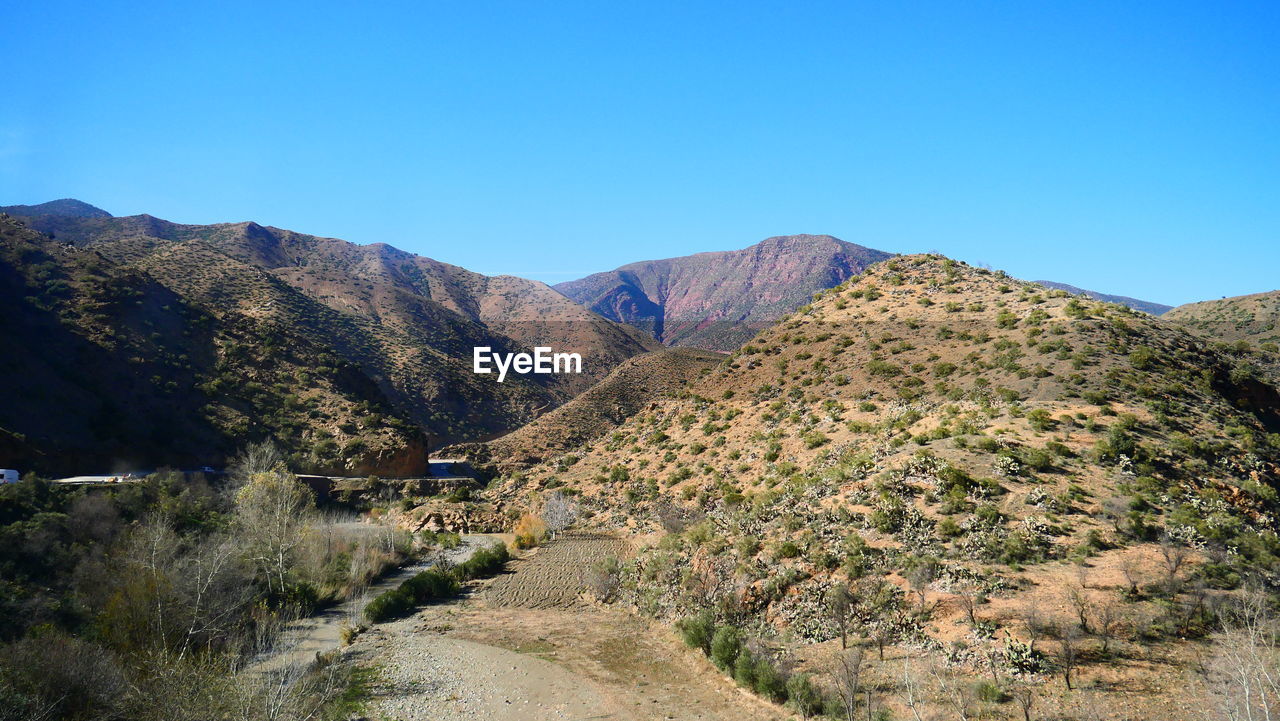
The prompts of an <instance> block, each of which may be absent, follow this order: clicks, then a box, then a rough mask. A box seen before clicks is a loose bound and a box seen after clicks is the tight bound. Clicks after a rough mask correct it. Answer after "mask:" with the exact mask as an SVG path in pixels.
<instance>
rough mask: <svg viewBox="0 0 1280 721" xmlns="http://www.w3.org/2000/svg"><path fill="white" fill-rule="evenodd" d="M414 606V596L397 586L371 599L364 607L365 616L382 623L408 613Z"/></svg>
mask: <svg viewBox="0 0 1280 721" xmlns="http://www.w3.org/2000/svg"><path fill="white" fill-rule="evenodd" d="M413 607H414V603H413V597H412V596H411V595H410V594H409V593H407V592H402V591H401V590H400V589H398V588H397V589H395V590H393V591H387V592H386V593H383V594H381V595H379V596H378V597H377V598H375V599H373V600H372V601H370V602H369V605H368V606H365V607H364V617H365V618H367V619H369V621H371V622H373V623H382V622H383V621H390V620H392V619H395V618H400V617H402V616H406V615H408V614H409V612H410V611H412V610H413Z"/></svg>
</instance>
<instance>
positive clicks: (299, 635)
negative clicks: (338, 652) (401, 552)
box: [248, 534, 499, 673]
mask: <svg viewBox="0 0 1280 721" xmlns="http://www.w3.org/2000/svg"><path fill="white" fill-rule="evenodd" d="M497 542H499V541H498V540H497V539H495V538H493V537H491V536H487V535H484V534H473V535H467V536H463V537H462V543H461V545H459V546H458V547H457V548H454V549H451V550H450V551H448V553H447V558H448V560H449V561H450V562H451V563H461V562H463V561H465V560H467V559H468V558H470V557H471V554H473V553H475V552H476V551H477V550H479V549H481V548H484V547H486V546H489V545H491V544H493V543H497ZM430 567H431V564H430V563H429V562H421V563H415V564H411V565H408V566H404V567H403V568H398V569H396V570H394V571H392V572H390V573H388V574H386V575H384V576H383V577H382V578H380V579H378V580H377V581H376V582H375V583H373V584H371V585H370V586H369V588H367V589H366V590H365V592H364V593H363V594H361V595H360V596H358V597H356V598H353V599H350V600H348V601H344V602H343V603H340V604H337V605H336V606H331V607H329V608H327V609H325V610H323V611H321V612H319V613H317V614H315V615H312V616H308V617H306V618H303V619H299V620H297V621H294V622H293V623H291V624H289V625H288V626H286V627H285V629H284V631H283V632H282V633H281V635H280V638H279V639H278V640H277V642H276V645H275V648H273V649H271V650H270V651H269V652H267V653H266V654H264V656H263V657H262V658H260V659H259V660H258V661H257V662H255V663H254V664H253V665H252V666H250V667H249V669H248V670H249V672H250V673H271V672H274V671H279V670H280V669H283V668H285V667H287V666H291V665H295V664H308V663H311V662H312V661H314V660H315V659H316V656H317V654H323V653H328V652H330V651H333V650H334V649H337V648H339V647H341V646H342V628H343V627H344V626H347V625H351V626H354V625H357V624H359V623H362V622H363V621H364V619H363V617H362V614H363V613H364V607H365V605H367V604H368V603H369V601H370V600H372V599H373V598H374V597H376V596H377V595H378V594H380V593H382V592H384V591H389V590H391V589H393V588H395V587H396V586H399V585H400V583H402V582H403V581H404V580H405V579H407V578H410V577H412V576H414V575H415V574H418V573H420V572H422V571H425V570H427V569H428V568H430Z"/></svg>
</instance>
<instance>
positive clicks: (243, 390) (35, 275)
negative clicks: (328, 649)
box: [0, 218, 426, 475]
mask: <svg viewBox="0 0 1280 721" xmlns="http://www.w3.org/2000/svg"><path fill="white" fill-rule="evenodd" d="M0 345H3V346H4V347H5V348H6V349H7V351H6V352H5V353H0V377H3V378H6V379H8V380H7V381H6V382H5V383H4V384H2V385H0V465H3V466H5V467H10V468H19V469H22V470H23V471H36V472H38V473H43V474H55V473H72V472H80V473H83V472H91V471H94V470H96V471H97V472H109V471H112V470H123V469H137V468H145V467H155V466H158V465H162V464H171V465H174V466H179V467H185V468H191V467H193V466H197V465H203V464H217V463H219V462H221V461H222V460H223V459H224V458H225V457H226V456H227V455H228V454H230V453H232V452H234V451H235V450H236V449H237V448H239V447H241V446H243V445H244V444H245V443H247V442H249V441H251V440H258V439H261V438H263V437H266V436H274V437H276V438H278V439H280V440H281V442H282V443H284V445H285V449H286V450H287V451H288V452H289V453H290V454H291V455H292V456H293V460H294V461H295V463H296V465H297V466H298V467H302V468H309V469H316V470H329V471H333V472H343V473H362V474H363V473H380V474H383V475H396V474H399V473H405V472H409V473H412V472H416V471H418V470H420V469H421V467H422V466H423V465H424V463H425V460H426V439H425V438H424V437H423V436H422V433H421V432H420V431H419V430H418V429H417V428H415V427H414V426H413V425H412V424H410V423H408V422H406V421H405V420H404V419H403V418H402V417H399V416H397V414H396V411H395V409H394V408H393V407H392V405H391V403H390V401H389V400H388V399H387V397H386V396H385V395H384V394H383V393H382V391H381V390H380V389H379V388H378V386H377V384H376V383H374V382H373V381H371V380H370V379H369V378H368V377H367V376H365V375H364V374H362V373H360V371H359V370H358V369H357V368H356V367H355V366H354V365H352V364H350V363H347V362H345V361H343V360H342V359H340V358H338V357H337V356H336V355H335V354H334V353H332V352H331V351H330V350H329V349H327V348H325V347H323V346H320V345H317V344H314V343H312V342H310V341H308V340H307V339H305V338H303V337H300V336H299V335H297V334H296V333H294V332H293V330H292V329H291V328H289V327H287V326H285V325H281V324H279V323H276V322H273V321H272V320H271V319H267V318H253V317H249V316H246V315H243V314H239V313H234V312H232V313H220V314H215V313H212V312H209V311H208V310H207V309H205V308H203V307H202V306H200V305H199V304H196V303H192V302H190V301H188V300H186V299H185V298H183V297H182V296H181V295H180V294H178V293H175V292H174V291H173V290H171V289H170V288H168V287H166V286H165V285H163V284H162V283H160V282H159V281H157V280H156V279H155V278H153V277H152V276H150V275H148V274H147V273H146V272H144V271H142V270H140V269H137V268H129V267H126V266H122V265H120V264H117V263H114V262H112V261H110V260H109V259H107V258H104V257H103V256H102V255H101V254H99V253H97V252H96V251H93V250H82V249H77V248H74V247H71V246H68V245H65V244H62V243H58V242H56V241H52V240H49V239H48V238H47V237H46V236H43V235H41V234H39V233H36V232H34V231H32V230H30V229H27V228H25V227H23V226H22V225H21V224H20V223H19V222H18V221H17V220H16V219H14V218H3V219H0ZM19 379H20V382H19Z"/></svg>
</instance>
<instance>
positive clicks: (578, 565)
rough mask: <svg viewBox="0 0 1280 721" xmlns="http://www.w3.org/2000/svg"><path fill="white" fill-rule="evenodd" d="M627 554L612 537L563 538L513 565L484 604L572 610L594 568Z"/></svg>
mask: <svg viewBox="0 0 1280 721" xmlns="http://www.w3.org/2000/svg"><path fill="white" fill-rule="evenodd" d="M626 550H627V545H626V543H624V542H623V541H621V540H619V539H617V538H613V537H611V536H605V535H600V534H575V535H566V536H561V537H560V538H557V539H556V540H554V541H552V542H551V543H548V544H547V545H545V546H543V547H541V548H539V549H538V550H537V552H535V553H534V554H533V555H532V556H530V557H529V558H527V559H523V560H518V561H513V562H512V563H511V564H510V566H509V568H510V571H509V572H508V573H505V574H503V575H501V576H498V577H497V578H496V579H494V581H493V583H492V584H490V585H489V588H488V590H487V591H486V592H485V601H487V602H488V603H489V604H490V605H492V606H508V607H515V608H571V607H573V606H576V605H578V604H579V603H581V601H582V594H583V592H584V591H585V590H586V583H587V579H588V577H589V575H590V573H591V569H592V567H593V566H594V565H595V564H596V563H598V562H600V561H603V560H604V559H606V558H609V557H611V556H612V557H622V556H623V555H624V554H625V553H626Z"/></svg>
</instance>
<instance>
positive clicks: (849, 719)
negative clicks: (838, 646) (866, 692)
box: [829, 646, 863, 721]
mask: <svg viewBox="0 0 1280 721" xmlns="http://www.w3.org/2000/svg"><path fill="white" fill-rule="evenodd" d="M862 656H863V653H862V647H860V646H859V647H855V648H847V649H843V650H842V651H840V653H837V654H836V656H835V659H834V660H833V661H832V663H831V669H830V671H829V673H830V674H831V682H832V685H833V686H834V687H835V690H836V696H837V697H839V699H840V706H841V709H842V710H843V711H844V715H845V720H846V721H854V712H855V711H857V708H858V694H859V693H860V692H861V690H862Z"/></svg>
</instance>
